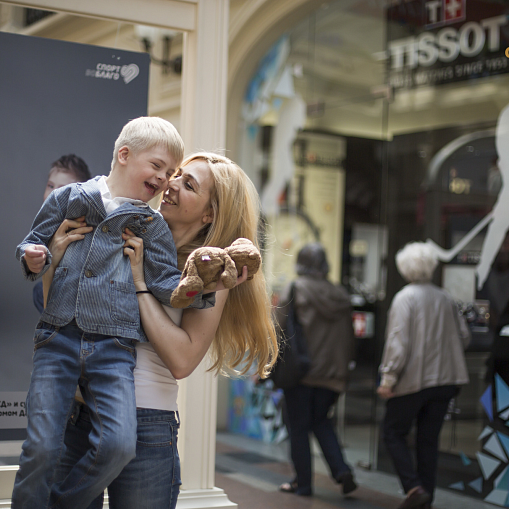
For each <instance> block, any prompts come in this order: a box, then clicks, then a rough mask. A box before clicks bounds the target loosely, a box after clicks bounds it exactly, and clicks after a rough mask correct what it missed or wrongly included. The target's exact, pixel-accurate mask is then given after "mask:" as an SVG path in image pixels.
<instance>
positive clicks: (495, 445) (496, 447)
mask: <svg viewBox="0 0 509 509" xmlns="http://www.w3.org/2000/svg"><path fill="white" fill-rule="evenodd" d="M484 450H485V451H488V452H490V453H491V454H493V456H495V458H498V459H499V460H502V461H504V462H506V461H507V458H506V456H505V454H504V451H503V450H502V447H501V446H500V442H499V441H498V439H497V435H495V434H493V435H491V437H490V439H489V440H488V441H487V442H486V443H485V444H484Z"/></svg>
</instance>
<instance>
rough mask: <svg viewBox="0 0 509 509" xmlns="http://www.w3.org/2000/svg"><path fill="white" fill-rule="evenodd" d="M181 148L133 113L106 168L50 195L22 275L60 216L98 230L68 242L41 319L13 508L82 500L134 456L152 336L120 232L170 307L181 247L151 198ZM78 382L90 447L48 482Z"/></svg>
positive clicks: (35, 264)
mask: <svg viewBox="0 0 509 509" xmlns="http://www.w3.org/2000/svg"><path fill="white" fill-rule="evenodd" d="M183 150H184V147H183V142H182V139H181V138H180V136H179V134H178V133H177V131H176V129H175V128H174V127H173V126H172V125H171V124H170V123H169V122H167V121H165V120H162V119H159V118H150V117H142V118H138V119H135V120H132V121H131V122H129V123H128V124H126V125H125V126H124V128H123V129H122V132H121V133H120V136H119V137H118V139H117V141H116V143H115V149H114V153H113V162H112V169H111V173H110V175H109V176H108V177H104V176H103V177H96V178H94V179H92V180H89V181H88V182H85V183H83V184H70V185H67V186H64V187H62V188H60V189H57V190H55V191H54V192H53V193H51V194H50V196H49V197H48V199H47V200H46V201H45V202H44V204H43V206H42V208H41V210H40V211H39V213H38V215H37V217H36V218H35V221H34V224H33V226H32V231H31V232H30V233H29V235H28V236H27V237H26V238H25V239H24V241H23V242H22V243H21V244H20V245H19V246H18V249H17V252H16V255H17V257H18V259H19V260H20V261H21V266H22V269H23V272H24V274H25V277H26V278H27V279H30V280H34V279H36V278H37V277H38V276H40V275H42V274H43V273H44V272H45V271H46V270H47V268H48V266H49V265H50V264H51V253H50V252H49V251H48V250H47V248H46V246H47V245H48V243H49V241H50V239H51V237H52V235H53V234H54V233H55V231H56V230H57V228H58V226H59V225H60V224H61V222H62V221H63V220H64V219H65V218H76V217H80V216H85V217H86V219H85V220H86V224H87V225H88V226H92V227H94V231H93V232H92V233H90V234H88V235H86V236H85V238H84V239H83V240H81V241H80V242H73V243H71V244H70V245H69V246H68V248H67V250H66V252H65V255H64V257H63V258H62V260H61V262H60V264H59V266H58V267H57V268H56V270H55V275H54V278H53V282H52V285H51V288H50V292H49V296H48V303H47V307H46V308H45V310H44V312H43V314H42V315H41V322H39V324H38V325H37V329H36V332H35V338H34V343H35V345H34V356H33V364H34V365H33V371H32V378H31V382H30V389H29V393H28V397H27V408H28V427H27V435H28V437H27V439H26V441H25V443H24V444H23V451H22V454H21V458H20V468H19V471H18V473H17V475H16V480H15V484H14V492H13V496H12V507H13V509H18V508H21V507H23V508H42V507H47V506H48V505H50V506H51V507H59V508H60V507H61V508H64V507H65V508H69V509H71V508H72V509H79V508H81V507H83V508H86V507H88V505H89V504H90V502H92V501H93V500H94V499H95V497H96V496H97V495H99V494H100V493H101V492H102V491H103V490H104V489H105V488H106V487H107V486H108V484H109V483H110V482H111V481H112V480H113V479H114V478H115V477H116V476H117V475H118V474H119V473H120V471H121V470H122V468H123V467H124V466H125V465H126V464H127V463H128V462H129V461H130V460H131V459H132V458H133V457H134V455H135V447H136V404H135V397H134V381H133V369H134V366H135V362H136V358H135V355H136V354H135V348H134V343H135V341H146V339H145V337H144V335H143V332H142V329H141V325H140V317H139V310H138V302H137V297H136V291H135V288H134V284H133V282H132V273H131V267H130V263H129V260H128V258H127V257H125V256H124V255H123V245H124V242H123V240H122V232H123V230H124V229H125V228H126V227H128V228H129V229H130V230H131V231H133V232H134V233H135V234H136V235H138V236H140V237H141V238H143V241H144V248H145V249H144V251H145V265H144V270H145V277H146V281H147V286H148V288H149V290H150V291H151V292H152V293H153V294H154V295H155V296H156V298H157V299H158V300H160V301H161V302H162V303H164V304H169V301H170V296H171V292H172V290H173V289H174V288H175V287H176V286H177V284H178V282H179V279H180V272H179V271H178V270H177V269H176V261H177V254H176V249H175V245H174V243H173V239H172V236H171V232H170V230H169V228H168V226H167V224H166V222H165V221H164V219H163V218H162V216H161V215H160V214H159V213H158V212H155V211H154V210H152V209H151V208H150V207H149V206H148V205H147V204H146V202H147V201H148V200H150V199H151V198H153V197H155V196H156V195H157V194H159V193H161V192H164V191H165V190H166V188H167V186H168V179H169V177H170V176H171V175H172V173H173V171H174V170H175V168H176V167H178V165H179V164H180V163H181V161H182V158H183ZM196 307H204V301H201V300H200V299H198V302H197V303H196ZM78 382H79V385H80V387H81V389H82V393H83V397H84V399H85V402H86V403H87V405H88V406H89V408H90V410H91V412H92V423H93V430H92V432H91V433H90V436H89V441H90V449H89V451H88V452H87V454H86V455H85V456H83V458H81V460H80V461H79V462H78V463H77V464H76V465H75V466H74V468H73V469H72V470H71V472H70V473H69V475H68V476H67V477H66V479H65V480H64V481H62V482H61V483H60V484H58V485H55V486H52V484H53V482H54V473H55V469H56V467H57V465H58V462H59V459H60V456H61V454H62V450H63V437H64V430H65V426H66V422H67V419H68V417H69V415H70V412H71V407H72V404H73V400H74V393H75V390H76V385H77V384H78Z"/></svg>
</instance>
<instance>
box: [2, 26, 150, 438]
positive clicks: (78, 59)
mask: <svg viewBox="0 0 509 509" xmlns="http://www.w3.org/2000/svg"><path fill="white" fill-rule="evenodd" d="M0 69H1V72H0V130H1V133H0V154H1V159H0V189H1V197H2V199H1V201H0V209H1V216H2V218H3V227H2V239H1V242H0V262H1V271H0V288H1V292H0V323H1V327H0V349H1V352H2V355H1V356H0V393H2V395H3V396H2V397H0V401H6V403H5V405H6V408H5V409H4V410H3V412H4V413H2V414H1V415H4V416H6V418H9V419H14V417H16V416H15V415H14V412H15V411H17V410H18V409H16V408H14V405H15V403H17V402H18V400H19V401H24V399H23V398H22V397H21V396H20V393H21V392H22V391H26V390H27V389H28V384H29V380H30V372H31V369H32V353H33V335H34V328H35V325H36V323H37V321H38V318H39V313H38V312H37V310H36V309H35V307H34V305H33V303H32V289H33V284H32V283H30V282H28V281H25V280H24V278H23V276H22V273H21V269H20V267H19V262H18V261H17V260H16V258H15V256H14V251H15V248H16V246H17V244H18V243H19V242H20V241H21V240H22V239H23V238H24V236H25V235H26V234H27V233H28V231H29V230H30V226H31V224H32V221H33V219H34V217H35V215H36V213H37V211H38V210H39V208H40V207H41V205H42V202H43V193H44V190H45V186H46V183H47V181H48V173H49V170H50V168H51V165H52V163H53V162H54V161H56V160H58V159H59V158H60V157H61V156H63V155H67V154H76V155H77V156H79V157H81V158H82V159H83V160H84V161H85V162H86V164H87V165H88V167H89V168H90V172H91V174H92V176H94V175H99V174H108V173H109V171H110V165H111V160H112V157H113V145H114V143H115V139H116V138H117V136H118V134H119V133H120V131H121V129H122V127H123V125H124V124H125V123H127V122H128V121H129V120H130V119H132V118H135V117H139V116H142V115H146V114H147V98H148V73H149V57H148V55H146V54H144V53H134V52H129V51H121V50H117V49H110V48H102V47H97V46H88V45H83V44H75V43H69V42H63V41H56V40H52V39H43V38H36V37H28V36H22V35H16V34H9V33H0ZM7 393H11V394H10V395H9V394H7ZM11 396H12V398H14V399H12V398H11V399H12V401H13V403H12V402H11V399H9V397H11ZM10 403H12V408H7V406H8V405H9V404H10ZM9 412H10V413H9ZM18 416H19V412H18ZM0 424H1V423H0ZM5 427H11V425H6V426H4V425H0V439H2V438H16V437H15V436H13V435H9V437H7V435H5V432H6V431H7V430H5V429H4V430H2V429H1V428H5ZM12 427H17V426H12Z"/></svg>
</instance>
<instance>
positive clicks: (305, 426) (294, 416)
mask: <svg viewBox="0 0 509 509" xmlns="http://www.w3.org/2000/svg"><path fill="white" fill-rule="evenodd" d="M284 393H285V402H286V412H287V418H288V423H287V424H288V425H289V426H288V427H289V430H288V431H289V433H290V449H291V456H292V463H293V466H294V468H295V473H296V479H295V480H296V481H297V486H298V488H297V493H298V494H299V495H311V494H312V492H313V488H312V478H313V469H312V465H311V461H312V456H311V447H310V443H309V434H310V433H311V432H312V433H314V435H315V436H316V439H317V440H318V443H319V444H320V448H321V449H322V452H323V455H324V457H325V460H326V461H327V464H328V465H329V469H330V473H331V475H332V477H333V478H334V479H336V480H337V479H338V478H339V476H341V474H344V473H346V472H350V467H349V466H348V465H347V463H346V462H345V460H344V457H343V451H342V450H341V445H340V443H339V439H338V437H337V435H336V432H335V431H334V426H333V424H332V420H331V419H330V418H329V410H330V408H331V407H332V405H334V404H335V403H336V401H337V399H338V396H339V394H338V393H337V392H334V391H331V390H330V389H324V388H322V387H307V386H305V385H298V386H297V387H295V388H293V389H286V390H285V391H284Z"/></svg>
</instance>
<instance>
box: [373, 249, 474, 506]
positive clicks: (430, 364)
mask: <svg viewBox="0 0 509 509" xmlns="http://www.w3.org/2000/svg"><path fill="white" fill-rule="evenodd" d="M437 263H438V261H437V258H436V255H435V252H434V250H433V248H432V247H431V246H429V245H427V244H424V243H422V242H414V243H411V244H407V245H406V246H405V247H404V248H403V249H402V250H401V251H399V252H398V254H397V255H396V266H397V268H398V271H399V272H400V274H401V275H402V276H403V277H404V278H405V279H406V280H407V281H408V282H409V283H410V284H408V285H407V286H405V287H404V288H403V289H402V290H400V291H399V292H398V293H397V294H396V295H395V296H394V299H393V301H392V304H391V307H390V310H389V319H388V322H387V332H386V342H385V347H384V352H383V357H382V363H381V365H380V374H381V382H380V387H379V388H378V390H377V392H378V394H379V395H380V396H381V397H382V398H384V399H387V406H386V413H385V419H384V423H383V436H384V441H385V445H386V447H387V450H388V451H389V454H390V455H391V457H392V461H393V462H394V466H395V468H396V472H397V473H398V476H399V478H400V481H401V484H402V486H403V489H404V491H405V493H406V495H407V496H406V499H405V500H404V501H403V503H402V504H401V505H400V506H399V507H400V509H409V508H412V507H421V506H422V507H425V506H427V505H429V504H430V503H431V501H432V500H433V492H434V490H435V485H436V475H437V462H438V436H439V434H440V429H441V428H442V423H443V421H444V417H445V414H446V412H447V407H448V406H449V401H450V400H451V398H453V397H454V396H456V394H457V393H458V391H459V389H458V386H459V385H463V384H466V383H468V374H467V368H466V364H465V357H464V353H463V351H464V349H465V348H466V347H467V346H468V343H469V341H470V333H469V330H468V327H467V324H466V322H465V320H464V319H463V317H461V316H460V315H459V313H458V308H457V306H456V304H455V302H454V300H453V299H452V297H451V296H450V295H449V294H447V293H446V292H445V291H444V290H442V289H441V288H438V287H437V286H435V285H434V284H432V283H431V277H432V275H433V271H434V270H435V267H436V266H437ZM414 422H416V424H417V435H416V441H415V442H416V453H417V468H415V466H414V463H413V460H412V456H411V454H410V450H409V448H408V445H407V436H408V434H409V432H410V429H411V427H412V424H413V423H414Z"/></svg>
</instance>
